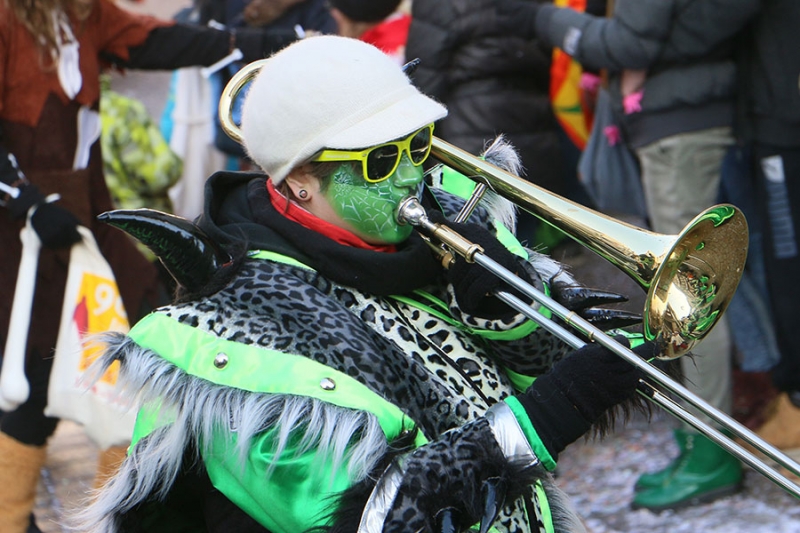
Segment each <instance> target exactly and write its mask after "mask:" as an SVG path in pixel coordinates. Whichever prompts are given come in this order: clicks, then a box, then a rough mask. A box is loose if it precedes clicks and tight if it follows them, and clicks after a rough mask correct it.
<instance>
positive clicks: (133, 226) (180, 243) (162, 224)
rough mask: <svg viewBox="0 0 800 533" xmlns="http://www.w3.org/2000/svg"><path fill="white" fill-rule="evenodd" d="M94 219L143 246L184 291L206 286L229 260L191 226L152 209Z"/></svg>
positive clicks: (121, 210) (183, 220)
mask: <svg viewBox="0 0 800 533" xmlns="http://www.w3.org/2000/svg"><path fill="white" fill-rule="evenodd" d="M97 219H98V220H100V221H101V222H105V223H106V224H110V225H112V226H114V227H116V228H119V229H121V230H122V231H124V232H126V233H127V234H129V235H130V236H132V237H134V238H135V239H136V240H138V241H139V242H141V243H142V244H144V245H145V246H147V247H148V248H149V249H150V250H152V251H153V253H154V254H155V255H156V256H157V257H158V259H159V260H160V261H161V263H162V264H163V265H164V268H166V269H167V271H168V272H169V273H170V275H171V276H172V277H173V278H174V279H175V281H176V282H177V283H178V284H179V285H181V286H182V287H183V288H185V289H186V290H188V291H195V290H197V289H200V288H201V287H203V286H204V285H205V284H206V283H208V282H209V280H210V279H211V277H212V276H213V275H214V272H216V271H217V270H218V269H219V268H220V267H221V266H223V265H224V264H226V263H228V262H229V261H230V260H231V258H230V256H229V255H228V254H227V253H226V252H225V251H224V250H222V248H220V247H219V245H217V244H216V243H215V242H214V241H212V240H211V238H210V237H209V236H208V235H206V233H205V232H204V231H203V230H201V229H200V228H199V227H198V226H197V225H195V224H194V223H193V222H191V221H189V220H187V219H185V218H182V217H179V216H175V215H170V214H168V213H163V212H161V211H156V210H154V209H117V210H114V211H106V212H105V213H101V214H100V215H98V216H97Z"/></svg>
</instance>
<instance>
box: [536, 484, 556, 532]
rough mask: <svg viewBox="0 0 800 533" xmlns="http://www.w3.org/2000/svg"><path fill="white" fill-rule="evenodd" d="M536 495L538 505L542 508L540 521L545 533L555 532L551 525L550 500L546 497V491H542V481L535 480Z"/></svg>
mask: <svg viewBox="0 0 800 533" xmlns="http://www.w3.org/2000/svg"><path fill="white" fill-rule="evenodd" d="M535 489H536V495H537V496H539V506H540V507H541V508H542V509H541V510H542V523H543V524H544V530H545V531H546V532H547V533H555V529H556V528H555V526H554V525H553V513H552V512H551V511H550V501H549V500H548V499H547V493H545V491H544V485H542V481H541V480H538V481H537V482H536V487H535Z"/></svg>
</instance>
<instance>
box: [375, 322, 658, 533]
mask: <svg viewBox="0 0 800 533" xmlns="http://www.w3.org/2000/svg"><path fill="white" fill-rule="evenodd" d="M617 340H619V341H620V342H622V343H624V344H625V345H627V340H626V339H625V338H624V337H622V336H620V337H618V338H617ZM634 351H635V352H636V353H637V354H638V355H639V356H640V357H643V358H650V357H653V356H655V355H656V349H655V345H654V344H653V343H644V344H642V345H640V346H638V347H637V348H635V349H634ZM640 377H641V372H640V371H639V370H638V369H636V367H634V366H633V365H631V364H629V363H627V362H626V361H625V360H624V359H622V358H621V357H619V356H617V355H615V354H613V353H611V352H610V351H609V350H606V349H605V348H603V347H602V346H600V345H597V344H591V345H587V346H586V347H584V348H581V349H580V350H577V351H575V352H574V353H572V354H571V355H569V356H567V357H566V358H565V359H563V360H561V361H560V362H558V363H557V364H556V365H555V366H554V367H553V369H552V370H551V371H550V372H549V373H547V374H545V375H544V376H541V377H539V378H537V379H536V381H534V383H533V385H531V387H530V388H529V389H528V390H527V391H526V392H525V393H523V394H520V395H517V396H515V397H514V398H515V399H516V400H518V402H519V404H520V406H521V408H522V409H523V410H524V412H521V411H519V410H515V409H513V408H511V407H509V405H508V404H507V403H506V402H499V403H498V404H496V405H494V406H493V407H491V408H490V409H489V411H488V412H487V414H486V416H485V417H482V418H478V419H476V420H474V421H472V422H469V423H468V424H465V425H464V426H462V427H460V428H456V429H453V430H450V431H448V432H446V433H444V434H443V435H442V436H441V437H439V438H438V439H437V440H435V441H433V442H430V443H428V444H426V445H425V446H422V447H420V448H418V449H417V450H415V451H413V452H411V453H410V454H407V455H405V456H401V457H400V458H399V459H396V460H395V462H394V463H393V464H392V465H391V467H390V468H389V469H387V471H386V473H384V475H383V476H382V477H381V479H380V480H379V482H378V483H377V485H376V488H375V489H374V491H373V495H372V498H371V501H377V502H383V501H387V500H388V501H392V504H391V507H390V508H389V510H388V511H387V512H386V514H385V516H383V515H382V513H383V510H382V509H383V507H382V505H374V506H370V504H368V505H367V507H366V508H365V512H364V513H365V516H364V518H365V519H367V520H368V521H369V522H370V523H375V522H377V523H381V522H380V521H381V520H382V521H383V529H382V531H383V533H414V532H418V531H435V532H445V531H447V532H461V531H467V530H468V529H469V528H470V527H472V526H474V525H476V524H480V531H482V532H485V531H488V529H489V527H490V526H491V525H492V523H493V522H494V520H495V519H496V517H497V516H498V514H499V511H500V509H501V508H502V507H503V506H504V504H505V503H510V502H512V501H514V500H516V499H517V498H518V497H519V496H520V495H522V493H523V492H524V491H525V490H526V488H527V487H530V486H531V485H532V484H533V483H534V481H535V479H537V478H539V477H541V476H542V475H543V471H542V469H541V467H542V466H544V467H545V468H548V469H552V468H554V467H555V464H554V463H553V464H549V461H551V460H552V461H555V459H556V458H557V457H558V453H559V452H560V451H562V450H563V448H564V447H565V446H566V445H567V444H569V443H570V442H573V441H575V440H577V439H578V438H579V437H581V436H582V435H584V434H585V433H586V432H587V431H588V430H589V429H590V428H591V425H592V423H593V422H594V421H596V420H598V419H599V418H600V417H601V416H602V415H603V414H604V413H605V412H606V411H607V410H608V409H610V408H612V407H614V406H616V405H618V404H619V403H621V402H624V401H626V400H628V399H630V398H631V397H632V396H633V395H634V393H635V391H636V386H637V385H638V383H639V379H640ZM520 417H527V418H528V421H530V425H532V426H533V428H534V430H535V432H536V435H537V436H538V438H539V441H540V444H541V445H542V446H544V449H542V448H541V447H539V446H538V444H539V443H537V445H534V444H532V443H531V442H530V438H529V436H528V435H527V434H525V433H524V432H523V431H522V430H521V427H522V426H523V425H526V424H522V423H520V422H522V420H521V418H520ZM528 421H525V422H528ZM534 450H537V451H536V452H534ZM538 454H541V456H539V455H538ZM548 455H549V457H548Z"/></svg>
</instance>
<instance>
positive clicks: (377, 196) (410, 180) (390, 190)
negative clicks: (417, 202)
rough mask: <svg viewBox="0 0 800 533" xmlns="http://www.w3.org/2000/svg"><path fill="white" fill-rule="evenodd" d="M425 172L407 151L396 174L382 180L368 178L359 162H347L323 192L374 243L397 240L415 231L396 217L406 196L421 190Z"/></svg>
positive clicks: (358, 233)
mask: <svg viewBox="0 0 800 533" xmlns="http://www.w3.org/2000/svg"><path fill="white" fill-rule="evenodd" d="M423 174H424V172H423V170H422V166H419V167H416V166H414V165H413V164H412V163H411V161H409V159H408V156H406V155H405V154H403V157H402V159H401V160H400V165H398V167H397V170H395V172H394V174H392V175H391V176H389V178H387V179H385V180H383V181H381V182H378V183H369V182H367V181H366V180H364V178H363V177H362V176H361V172H360V169H359V167H357V166H356V165H349V164H344V165H342V166H340V167H339V168H338V169H337V170H336V172H335V173H334V175H333V176H332V177H331V182H330V185H329V186H328V188H327V189H326V190H325V191H324V192H323V194H324V195H325V198H326V199H327V200H328V202H329V203H330V205H331V207H332V208H333V210H334V211H335V212H336V214H337V215H338V216H339V217H341V218H342V220H344V221H345V222H347V223H348V224H350V226H352V228H353V229H354V230H355V233H356V234H357V235H358V236H359V237H361V238H362V239H364V240H365V241H367V242H370V243H373V244H377V243H383V244H397V243H400V242H403V241H404V240H406V239H407V238H408V236H409V235H411V232H412V231H413V228H412V227H411V226H409V225H405V226H401V225H400V224H398V223H397V220H395V212H396V210H397V206H398V205H399V204H400V201H401V200H402V199H403V198H405V197H406V196H408V195H410V194H418V192H419V189H420V185H421V184H422V176H423Z"/></svg>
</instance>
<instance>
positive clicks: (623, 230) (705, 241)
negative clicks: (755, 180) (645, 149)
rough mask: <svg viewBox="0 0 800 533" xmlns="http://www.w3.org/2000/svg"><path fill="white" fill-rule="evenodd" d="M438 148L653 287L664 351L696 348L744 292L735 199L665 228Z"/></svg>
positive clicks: (656, 330) (651, 331) (650, 312)
mask: <svg viewBox="0 0 800 533" xmlns="http://www.w3.org/2000/svg"><path fill="white" fill-rule="evenodd" d="M431 155H432V156H433V157H435V158H436V159H438V160H440V161H441V162H442V163H444V164H445V165H447V166H449V167H451V168H453V169H455V170H457V171H459V172H461V173H462V174H464V175H465V176H468V177H470V178H471V179H473V180H474V181H477V182H478V183H484V184H486V185H487V186H488V187H489V188H491V189H492V190H493V191H494V192H496V193H497V194H499V195H500V196H503V197H505V198H507V199H509V200H511V201H512V202H514V203H515V204H517V205H518V206H519V207H520V208H522V209H525V210H526V211H528V212H529V213H531V214H533V215H534V216H536V217H538V218H540V219H541V220H543V221H544V222H547V223H548V224H550V225H552V226H554V227H556V228H557V229H559V230H561V231H563V232H564V233H566V234H567V235H569V236H570V237H572V238H573V239H574V240H576V241H578V242H580V243H581V244H583V245H584V246H586V247H587V248H589V249H590V250H592V251H593V252H595V253H597V254H599V255H600V256H601V257H603V258H605V259H606V260H608V261H609V262H611V263H612V264H614V265H615V266H617V267H618V268H620V269H621V270H622V271H623V272H625V273H626V274H628V276H630V277H631V278H632V279H634V280H635V281H636V282H637V283H638V284H639V285H640V286H642V287H643V288H644V289H645V290H647V298H646V304H645V309H644V333H645V336H646V337H647V339H648V340H652V341H655V342H657V343H658V344H659V345H660V346H661V351H662V355H661V357H660V358H662V359H675V358H677V357H680V356H681V355H683V354H685V353H686V352H687V351H689V350H691V349H692V347H693V346H694V345H695V344H697V342H699V341H700V340H701V339H703V337H705V336H706V334H708V332H709V331H710V330H711V328H712V327H713V326H714V324H716V323H717V321H718V320H719V319H720V317H721V316H722V314H723V312H724V311H725V309H726V308H727V307H728V304H729V303H730V300H731V298H732V297H733V294H734V293H735V292H736V287H737V286H738V285H739V280H740V279H741V276H742V273H743V272H744V263H745V260H746V258H747V245H748V236H747V221H746V220H745V217H744V215H743V214H742V212H741V211H740V210H739V209H737V208H736V207H734V206H732V205H727V204H724V205H718V206H714V207H711V208H709V209H707V210H705V211H704V212H703V213H701V214H700V215H698V216H697V217H695V218H694V220H692V221H691V222H690V223H689V224H688V225H687V226H686V227H685V228H684V229H683V231H681V232H680V234H678V235H663V234H659V233H653V232H650V231H647V230H643V229H641V228H638V227H636V226H633V225H630V224H627V223H625V222H622V221H619V220H616V219H613V218H611V217H608V216H606V215H604V214H602V213H598V212H596V211H593V210H591V209H589V208H587V207H584V206H582V205H580V204H577V203H575V202H572V201H570V200H567V199H566V198H562V197H561V196H558V195H556V194H553V193H551V192H549V191H547V190H545V189H542V188H541V187H538V186H536V185H534V184H532V183H530V182H528V181H525V180H523V179H521V178H519V177H518V176H515V175H513V174H510V173H508V172H506V171H504V170H502V169H500V168H497V167H495V166H494V165H492V164H490V163H487V162H486V161H484V160H482V159H480V158H478V157H475V156H474V155H472V154H470V153H469V152H465V151H464V150H461V149H460V148H458V147H456V146H453V145H452V144H449V143H447V142H445V141H443V140H441V139H438V138H435V137H434V139H433V146H432V148H431ZM712 235H713V238H712Z"/></svg>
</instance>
